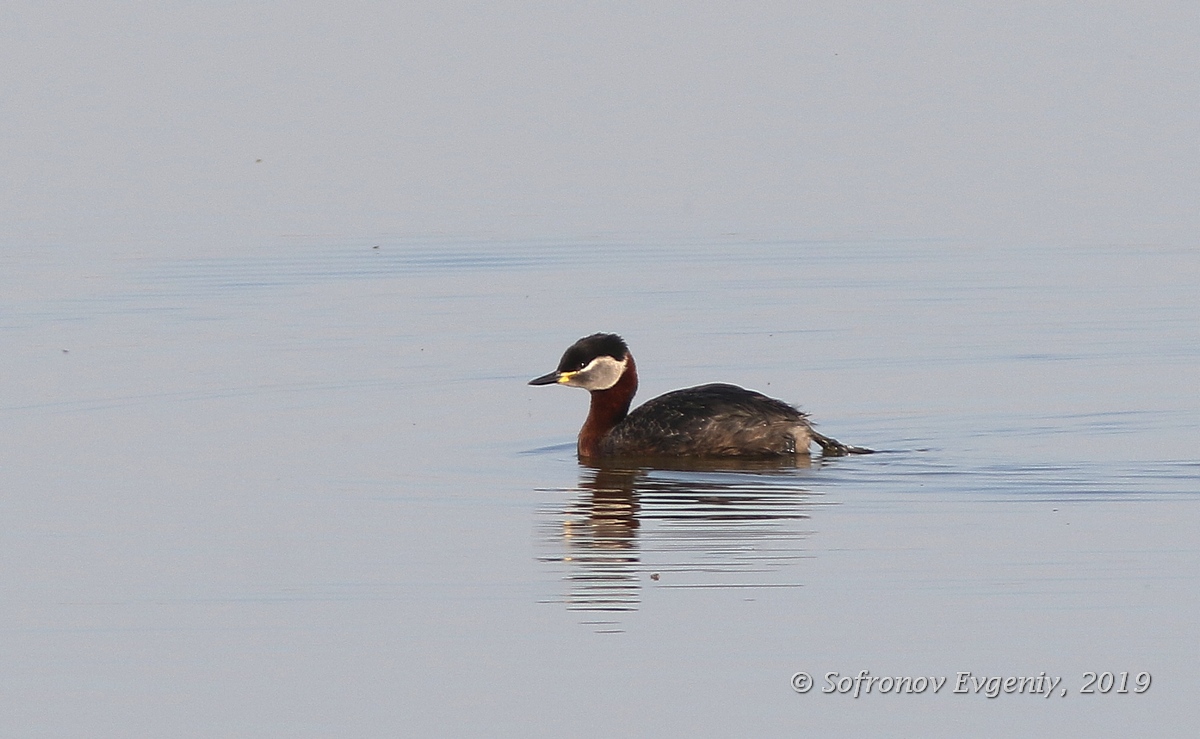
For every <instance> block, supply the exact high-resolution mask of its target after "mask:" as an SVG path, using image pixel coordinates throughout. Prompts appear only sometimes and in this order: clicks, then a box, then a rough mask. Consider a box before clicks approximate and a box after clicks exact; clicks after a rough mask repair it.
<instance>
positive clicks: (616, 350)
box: [529, 334, 871, 459]
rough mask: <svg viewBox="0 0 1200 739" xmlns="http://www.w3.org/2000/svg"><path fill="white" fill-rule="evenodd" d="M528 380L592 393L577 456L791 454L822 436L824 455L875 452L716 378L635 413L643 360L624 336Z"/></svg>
mask: <svg viewBox="0 0 1200 739" xmlns="http://www.w3.org/2000/svg"><path fill="white" fill-rule="evenodd" d="M529 384H530V385H555V384H558V385H569V386H571V387H581V388H584V389H585V390H588V391H590V392H591V394H592V404H591V408H590V410H589V411H588V417H587V421H585V422H584V424H583V428H582V429H580V430H579V456H580V457H581V458H583V459H588V458H596V457H620V456H627V457H629V456H638V457H759V458H763V457H768V458H769V457H785V456H796V455H807V454H808V447H809V445H810V444H811V443H813V442H816V443H817V444H819V445H820V446H821V451H822V453H823V454H824V455H826V456H843V455H846V454H869V453H871V450H870V449H863V448H861V447H853V446H847V445H845V444H842V443H841V442H839V441H837V440H835V439H831V438H829V437H828V436H822V435H821V434H818V433H817V432H816V431H814V430H813V428H812V425H811V424H810V423H809V421H808V416H807V415H806V414H804V413H802V412H801V411H799V410H796V409H795V408H793V407H792V406H790V405H788V404H787V403H784V402H783V401H782V400H775V399H774V398H769V397H767V396H766V395H763V394H762V393H756V392H754V391H753V390H746V389H745V388H740V387H738V386H736V385H726V384H722V383H716V384H712V385H700V386H699V387H689V388H686V389H684V390H675V391H673V392H669V393H667V394H665V395H660V396H658V397H657V398H654V399H653V400H650V401H647V402H646V403H644V404H642V406H641V407H639V408H638V409H637V410H635V411H633V412H632V413H630V412H629V404H630V403H631V402H633V395H634V393H636V392H637V385H638V380H637V366H636V365H635V364H634V362H633V355H632V354H630V353H629V347H628V346H626V344H625V341H624V339H622V338H621V337H620V336H617V335H616V334H592V335H591V336H585V337H583V338H582V339H580V340H579V341H576V342H575V343H574V344H572V345H571V346H570V347H569V348H568V349H567V351H566V352H564V353H563V356H562V360H561V361H559V363H558V369H556V370H555V371H553V372H551V373H550V374H548V375H542V376H541V377H538V378H535V379H533V380H530V381H529Z"/></svg>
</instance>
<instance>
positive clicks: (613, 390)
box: [579, 354, 638, 458]
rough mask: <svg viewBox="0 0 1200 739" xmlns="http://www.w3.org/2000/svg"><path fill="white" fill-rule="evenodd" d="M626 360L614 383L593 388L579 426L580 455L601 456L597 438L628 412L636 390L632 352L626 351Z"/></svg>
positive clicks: (635, 371)
mask: <svg viewBox="0 0 1200 739" xmlns="http://www.w3.org/2000/svg"><path fill="white" fill-rule="evenodd" d="M625 357H626V360H627V364H626V366H625V371H624V372H622V373H621V379H619V380H617V384H616V385H613V386H612V387H610V388H609V389H607V390H593V391H591V392H592V406H591V408H589V409H588V417H587V420H586V421H584V422H583V428H582V429H580V430H579V456H580V457H584V458H587V457H598V456H600V442H601V441H603V439H604V436H605V434H607V433H608V432H609V431H612V428H613V426H616V425H617V424H618V423H620V422H621V421H623V420H624V419H625V416H626V415H628V414H629V404H630V403H632V402H633V394H634V393H636V392H637V386H638V379H637V365H635V364H634V363H633V355H632V354H626V355H625Z"/></svg>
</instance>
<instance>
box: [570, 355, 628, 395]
mask: <svg viewBox="0 0 1200 739" xmlns="http://www.w3.org/2000/svg"><path fill="white" fill-rule="evenodd" d="M627 365H628V362H627V360H621V361H617V360H616V359H613V358H612V357H609V356H603V357H596V358H595V359H593V360H592V361H590V362H588V363H587V366H586V367H584V368H583V369H581V370H579V371H578V372H576V373H575V376H574V377H572V378H571V379H570V380H568V381H567V382H566V383H565V384H567V385H571V386H573V387H581V388H585V389H587V390H607V389H609V388H610V387H612V386H613V385H616V384H617V381H618V380H620V379H621V375H623V374H625V367H626V366H627Z"/></svg>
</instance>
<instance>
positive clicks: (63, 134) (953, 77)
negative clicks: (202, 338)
mask: <svg viewBox="0 0 1200 739" xmlns="http://www.w3.org/2000/svg"><path fill="white" fill-rule="evenodd" d="M0 17H2V18H3V19H4V22H3V27H4V29H5V31H4V43H3V44H0V67H2V68H3V70H4V71H3V72H0V80H2V81H0V85H2V90H3V99H4V100H5V110H6V113H7V115H5V116H4V119H5V122H4V124H3V131H4V136H3V137H2V138H3V143H2V144H0V169H2V170H3V171H4V173H5V176H4V178H3V182H4V197H3V198H2V200H0V202H2V203H3V204H2V205H0V208H2V209H3V210H2V211H0V224H2V227H0V228H2V230H0V239H2V240H3V241H4V242H13V241H34V242H40V241H46V240H51V241H68V242H92V241H95V242H111V241H139V242H147V241H149V242H182V241H193V242H196V241H198V242H204V241H207V240H224V239H232V240H235V241H243V242H245V241H256V240H261V239H270V238H274V237H277V236H280V235H284V234H306V235H334V236H338V237H343V236H372V235H375V234H399V235H402V236H419V235H447V236H452V237H453V236H470V235H485V236H494V237H513V238H522V237H538V236H553V237H574V238H594V237H602V236H604V235H606V234H616V235H631V234H673V235H677V236H685V237H709V236H714V235H721V234H729V233H736V234H745V235H747V236H751V237H756V236H777V237H786V238H856V239H859V238H878V239H891V238H955V239H966V240H975V239H984V240H997V239H999V240H1013V241H1022V242H1027V243H1028V242H1043V241H1044V242H1055V243H1097V242H1102V243H1146V242H1150V243H1175V244H1179V243H1187V242H1190V241H1192V240H1194V239H1195V238H1196V236H1197V234H1198V233H1200V208H1198V207H1197V205H1196V204H1197V203H1198V202H1200V182H1198V180H1200V178H1197V177H1196V174H1195V173H1196V172H1198V171H1200V144H1198V142H1200V97H1198V96H1197V95H1196V94H1195V90H1196V89H1197V88H1198V87H1200V73H1198V71H1200V57H1198V55H1197V54H1196V50H1195V39H1196V38H1197V37H1198V35H1200V34H1198V32H1200V8H1197V6H1195V5H1194V4H1185V3H1153V4H1150V5H1142V6H1121V5H1106V6H1095V5H1091V4H1089V5H1087V6H1076V5H1071V6H1052V7H1044V5H1043V4H1040V3H1013V4H1007V5H1006V6H1004V7H994V6H991V5H988V6H978V7H962V6H960V5H958V4H951V3H944V4H943V3H906V4H901V5H889V6H887V7H879V6H876V5H873V4H864V3H854V4H844V3H843V4H837V5H836V6H829V7H797V6H796V4H794V3H784V2H758V3H750V4H739V5H736V6H727V5H721V4H694V3H656V4H653V5H652V6H646V5H643V4H635V3H618V4H611V3H609V4H604V5H574V4H572V5H561V4H556V3H533V2H500V3H489V4H473V3H436V4H435V3H406V4H401V5H395V6H394V5H391V4H381V3H362V2H354V3H344V4H339V5H337V6H336V7H333V6H326V5H324V4H321V3H311V2H301V3H296V4H289V5H287V6H277V7H276V6H250V7H247V6H245V5H244V4H240V3H238V4H235V3H217V4H214V3H204V4H191V3H178V2H173V3H165V4H155V5H145V4H140V3H100V4H91V5H85V6H79V5H63V6H52V5H43V4H34V3H29V2H19V3H15V4H14V3H10V4H8V5H6V7H5V9H4V10H3V11H0ZM259 160H261V161H259Z"/></svg>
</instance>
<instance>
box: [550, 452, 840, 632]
mask: <svg viewBox="0 0 1200 739" xmlns="http://www.w3.org/2000/svg"><path fill="white" fill-rule="evenodd" d="M798 466H805V467H806V466H808V462H807V460H806V459H804V458H800V459H799V460H788V461H787V462H779V461H757V460H756V461H730V460H722V461H720V462H719V463H706V462H703V461H696V460H688V461H680V460H671V461H670V462H667V463H663V462H661V461H657V460H648V461H644V462H638V461H629V460H622V461H621V462H620V463H608V464H605V465H604V466H584V467H582V469H581V471H580V479H579V485H578V487H576V488H571V489H566V490H563V491H562V492H563V493H565V494H567V496H568V497H567V499H566V500H565V501H563V502H561V503H559V504H557V505H555V506H554V507H552V508H550V509H546V510H543V511H542V515H541V516H540V518H541V519H542V522H541V524H540V526H539V529H540V532H539V537H538V538H539V540H540V542H539V544H540V546H541V547H542V548H543V549H544V550H549V551H547V552H546V553H545V554H544V556H541V557H539V559H541V560H542V561H544V562H548V563H559V564H561V566H562V569H563V579H564V581H565V582H566V584H567V592H566V594H565V596H564V601H565V603H566V605H567V607H568V608H569V609H571V610H576V611H583V612H592V613H594V614H595V619H594V620H591V621H588V623H591V624H593V625H595V626H598V627H611V628H612V630H620V629H619V621H618V619H619V614H620V612H627V611H633V610H636V609H637V608H638V606H639V604H640V603H641V591H642V588H644V587H667V588H681V587H687V588H706V587H707V588H729V587H742V588H761V587H781V586H783V587H788V586H795V585H797V584H798V583H795V582H785V581H780V580H779V576H778V574H776V573H779V572H780V571H782V570H784V569H785V568H787V567H788V566H790V565H792V564H794V563H795V562H796V561H798V560H800V559H803V558H804V557H805V556H806V555H805V554H804V551H803V548H802V545H803V541H804V539H805V538H806V537H808V536H809V535H810V534H811V533H812V532H811V531H809V530H808V529H807V528H806V527H805V525H804V523H803V522H805V521H806V520H807V519H808V518H809V512H810V511H811V509H812V508H813V506H814V505H816V504H817V500H818V499H819V496H818V494H816V493H813V492H811V491H809V490H806V489H805V488H803V487H802V486H801V485H800V478H799V477H798V476H797V467H798ZM606 614H607V615H606Z"/></svg>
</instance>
